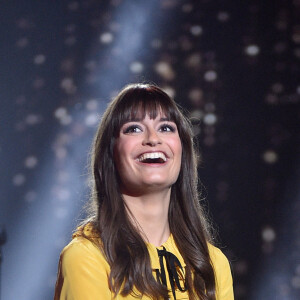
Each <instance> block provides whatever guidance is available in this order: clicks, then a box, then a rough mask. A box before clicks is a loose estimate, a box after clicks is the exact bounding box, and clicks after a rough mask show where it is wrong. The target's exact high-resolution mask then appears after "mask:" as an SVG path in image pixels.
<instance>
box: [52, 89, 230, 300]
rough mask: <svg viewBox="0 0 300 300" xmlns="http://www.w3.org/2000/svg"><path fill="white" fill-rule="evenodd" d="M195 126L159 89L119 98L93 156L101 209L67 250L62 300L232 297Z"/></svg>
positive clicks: (96, 206)
mask: <svg viewBox="0 0 300 300" xmlns="http://www.w3.org/2000/svg"><path fill="white" fill-rule="evenodd" d="M197 184H198V177H197V155H196V152H195V149H194V145H193V139H192V131H191V126H190V123H189V122H188V120H187V119H186V118H185V117H184V116H183V114H182V113H181V112H180V110H179V109H178V107H177V105H176V103H175V102H174V100H172V99H171V98H170V97H169V96H168V95H167V94H166V93H165V92H164V91H162V90H161V89H160V88H159V87H157V86H154V85H147V84H133V85H129V86H127V87H125V88H124V89H123V90H122V91H121V92H120V93H119V95H118V96H117V97H116V98H115V99H114V100H112V102H111V103H110V104H109V106H108V108H107V110H106V112H105V113H104V115H103V118H102V120H101V122H100V125H99V128H98V131H97V133H96V136H95V140H94V144H93V148H92V153H91V214H90V216H89V218H88V219H87V220H85V221H84V222H83V223H82V224H81V226H79V228H78V229H77V230H76V232H75V233H74V235H73V240H72V242H71V243H70V244H69V245H67V246H66V247H65V248H64V250H63V251H62V254H61V257H60V263H59V271H58V278H57V283H56V289H55V300H58V299H73V300H89V299H90V300H95V299H104V300H105V299H136V298H139V299H145V300H146V299H203V300H204V299H205V300H206V299H207V300H221V299H222V300H232V299H233V289H232V277H231V272H230V267H229V263H228V260H227V259H226V257H225V256H224V255H223V253H222V252H221V251H220V250H219V249H218V248H216V247H214V246H213V245H212V237H211V235H210V233H209V229H208V226H207V222H206V220H205V216H204V213H203V211H202V209H201V206H200V205H199V201H198V196H199V195H198V189H197Z"/></svg>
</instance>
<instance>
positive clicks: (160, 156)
mask: <svg viewBox="0 0 300 300" xmlns="http://www.w3.org/2000/svg"><path fill="white" fill-rule="evenodd" d="M137 160H138V161H139V162H141V163H145V164H163V163H165V162H166V161H167V158H166V156H165V154H164V153H162V152H151V153H144V154H142V155H140V156H139V157H138V158H137Z"/></svg>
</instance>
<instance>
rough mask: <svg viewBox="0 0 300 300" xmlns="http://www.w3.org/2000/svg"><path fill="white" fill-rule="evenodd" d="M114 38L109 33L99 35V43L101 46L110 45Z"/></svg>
mask: <svg viewBox="0 0 300 300" xmlns="http://www.w3.org/2000/svg"><path fill="white" fill-rule="evenodd" d="M113 39H114V37H113V35H112V34H111V33H110V32H105V33H102V34H101V35H100V42H101V43H102V44H110V43H111V42H112V41H113Z"/></svg>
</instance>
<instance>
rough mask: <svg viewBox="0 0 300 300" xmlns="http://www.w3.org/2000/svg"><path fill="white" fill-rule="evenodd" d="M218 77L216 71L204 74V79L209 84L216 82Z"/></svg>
mask: <svg viewBox="0 0 300 300" xmlns="http://www.w3.org/2000/svg"><path fill="white" fill-rule="evenodd" d="M217 77H218V76H217V73H216V71H214V70H210V71H207V72H205V74H204V79H205V80H206V81H209V82H212V81H215V80H216V79H217Z"/></svg>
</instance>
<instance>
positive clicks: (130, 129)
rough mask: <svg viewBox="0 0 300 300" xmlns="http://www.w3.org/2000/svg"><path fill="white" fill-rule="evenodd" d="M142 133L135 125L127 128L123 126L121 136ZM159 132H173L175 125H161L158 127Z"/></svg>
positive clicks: (139, 127)
mask: <svg viewBox="0 0 300 300" xmlns="http://www.w3.org/2000/svg"><path fill="white" fill-rule="evenodd" d="M141 131H143V129H142V127H141V126H139V125H137V124H131V125H128V126H125V128H124V129H123V130H122V132H123V134H128V133H137V132H141ZM159 131H160V132H175V131H176V125H173V124H169V123H163V124H161V125H160V126H159Z"/></svg>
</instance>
